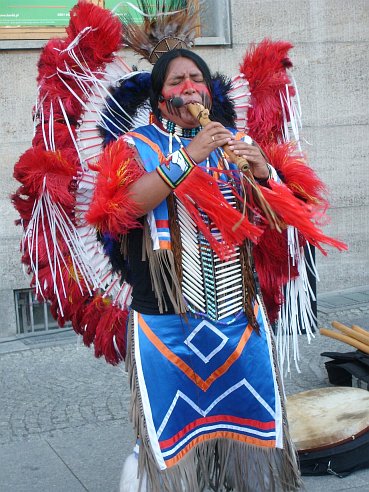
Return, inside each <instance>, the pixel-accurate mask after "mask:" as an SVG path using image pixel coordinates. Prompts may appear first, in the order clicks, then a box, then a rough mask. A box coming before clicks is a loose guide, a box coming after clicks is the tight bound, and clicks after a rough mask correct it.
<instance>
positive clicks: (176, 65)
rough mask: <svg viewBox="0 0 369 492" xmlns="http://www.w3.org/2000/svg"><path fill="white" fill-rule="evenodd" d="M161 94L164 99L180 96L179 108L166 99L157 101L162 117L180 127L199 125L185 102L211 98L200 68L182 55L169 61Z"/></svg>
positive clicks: (201, 102) (198, 101)
mask: <svg viewBox="0 0 369 492" xmlns="http://www.w3.org/2000/svg"><path fill="white" fill-rule="evenodd" d="M161 95H162V96H163V98H164V99H166V100H168V99H172V98H173V97H181V98H182V100H183V102H184V106H182V107H181V108H173V107H172V106H171V105H170V104H169V105H168V104H167V103H166V101H162V102H159V109H160V111H161V114H162V115H163V117H164V118H166V119H168V120H170V121H173V123H175V124H176V125H179V126H181V127H182V128H196V127H197V126H199V122H198V120H197V118H195V117H193V116H192V115H191V113H190V112H189V111H188V109H187V108H186V104H188V103H200V104H204V100H206V101H210V100H211V96H210V92H209V89H208V88H207V85H206V83H205V81H204V76H203V74H202V73H201V71H200V69H199V68H198V67H197V65H196V64H195V63H194V62H193V61H192V60H190V59H189V58H184V57H179V58H175V59H174V60H172V61H171V62H170V63H169V66H168V70H167V75H166V77H165V81H164V85H163V88H162V91H161Z"/></svg>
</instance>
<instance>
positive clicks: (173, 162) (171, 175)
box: [156, 147, 196, 189]
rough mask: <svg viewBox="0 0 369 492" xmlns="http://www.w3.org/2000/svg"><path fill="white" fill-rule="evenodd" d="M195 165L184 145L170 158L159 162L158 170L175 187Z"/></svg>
mask: <svg viewBox="0 0 369 492" xmlns="http://www.w3.org/2000/svg"><path fill="white" fill-rule="evenodd" d="M195 165H196V163H195V162H194V161H193V160H192V159H191V157H190V156H189V155H188V154H187V152H186V151H185V149H184V147H181V148H180V149H179V150H177V151H176V152H173V154H172V155H171V156H170V157H169V159H167V160H166V161H165V162H163V163H162V164H159V166H157V168H156V171H157V173H158V174H159V176H160V177H161V178H162V179H163V180H164V181H165V182H166V184H167V185H168V186H170V187H171V188H173V189H174V188H176V187H177V186H178V185H179V184H181V183H182V181H183V180H184V179H185V178H186V177H187V176H188V175H189V174H190V172H191V171H192V169H193V168H194V167H195Z"/></svg>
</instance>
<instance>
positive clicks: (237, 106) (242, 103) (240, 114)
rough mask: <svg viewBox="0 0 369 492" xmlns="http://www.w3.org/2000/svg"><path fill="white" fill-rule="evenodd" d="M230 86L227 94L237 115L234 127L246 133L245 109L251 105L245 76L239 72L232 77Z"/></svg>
mask: <svg viewBox="0 0 369 492" xmlns="http://www.w3.org/2000/svg"><path fill="white" fill-rule="evenodd" d="M231 87H232V88H231V90H230V91H229V93H228V96H229V98H230V100H231V101H232V102H233V104H234V110H235V112H236V115H237V117H236V128H237V130H238V131H240V132H245V133H247V130H248V126H247V111H248V108H249V107H251V104H250V95H251V93H250V90H249V83H248V81H247V79H246V77H245V76H244V75H243V74H242V73H240V74H238V75H236V76H234V77H233V78H232V80H231Z"/></svg>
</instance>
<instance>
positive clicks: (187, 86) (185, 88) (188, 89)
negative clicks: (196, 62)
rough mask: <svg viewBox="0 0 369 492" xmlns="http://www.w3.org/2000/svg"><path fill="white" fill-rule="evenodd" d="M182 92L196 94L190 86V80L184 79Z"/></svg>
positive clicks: (191, 85)
mask: <svg viewBox="0 0 369 492" xmlns="http://www.w3.org/2000/svg"><path fill="white" fill-rule="evenodd" d="M183 92H184V93H185V94H193V93H194V92H196V89H195V87H194V86H193V84H192V81H191V80H190V79H186V80H185V81H184V83H183Z"/></svg>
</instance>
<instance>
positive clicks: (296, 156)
mask: <svg viewBox="0 0 369 492" xmlns="http://www.w3.org/2000/svg"><path fill="white" fill-rule="evenodd" d="M263 150H264V151H265V154H266V156H267V158H268V161H269V162H270V163H271V164H272V165H273V167H274V168H275V169H276V170H277V171H280V172H281V174H282V176H283V182H284V184H286V185H287V186H288V188H290V190H291V191H293V193H294V195H296V196H297V197H298V198H301V199H302V200H303V201H305V202H306V203H309V204H311V205H312V206H314V207H316V208H317V209H318V208H319V209H322V211H325V210H326V209H327V208H328V206H329V203H328V201H327V199H326V198H325V196H326V195H327V193H328V191H327V188H326V186H325V184H324V183H323V182H322V181H321V180H320V179H319V177H318V176H317V175H316V173H315V172H314V171H313V169H311V167H310V166H308V165H307V164H306V160H305V158H304V156H303V155H301V153H297V149H296V145H295V144H294V143H291V142H290V143H284V144H274V143H272V144H270V145H266V146H264V149H263Z"/></svg>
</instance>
